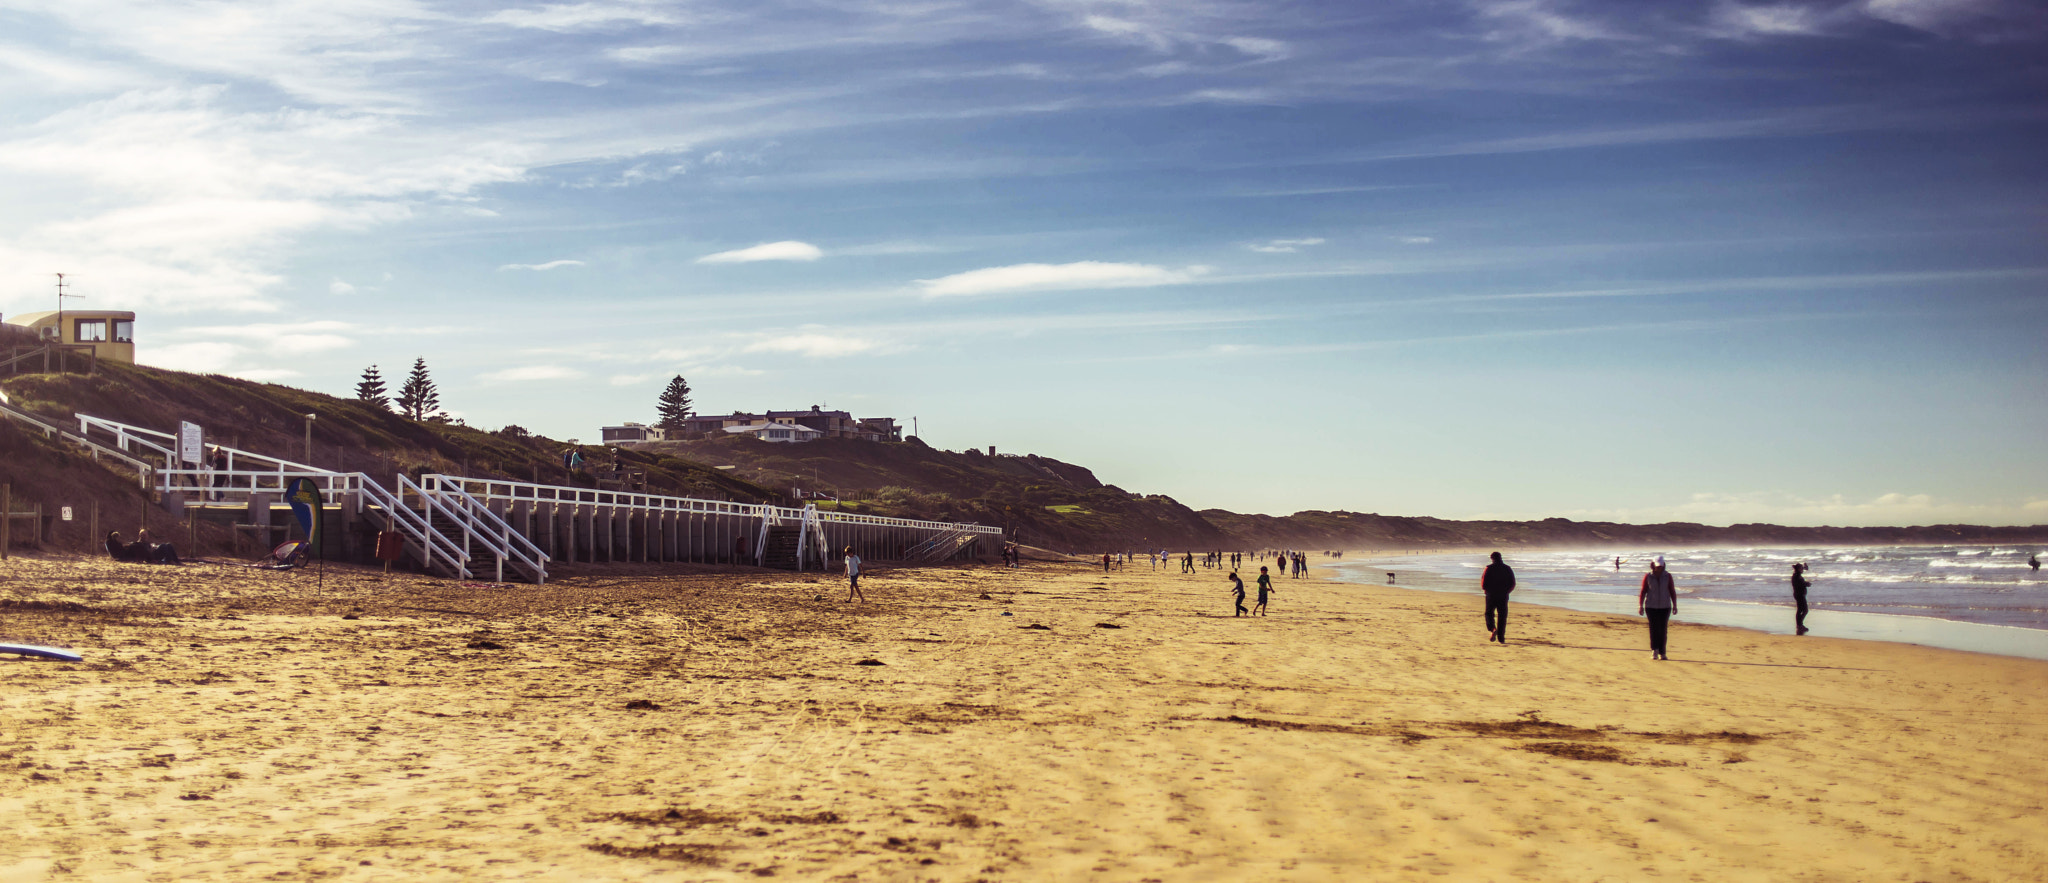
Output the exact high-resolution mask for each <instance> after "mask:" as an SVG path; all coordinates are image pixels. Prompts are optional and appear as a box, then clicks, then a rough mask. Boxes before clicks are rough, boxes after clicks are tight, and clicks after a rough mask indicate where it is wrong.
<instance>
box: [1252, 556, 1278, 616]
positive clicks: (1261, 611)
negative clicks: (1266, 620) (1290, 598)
mask: <svg viewBox="0 0 2048 883" xmlns="http://www.w3.org/2000/svg"><path fill="white" fill-rule="evenodd" d="M1277 591H1279V589H1275V588H1273V578H1272V577H1270V576H1267V575H1266V569H1265V568H1263V567H1261V568H1259V603H1257V604H1255V605H1252V613H1254V614H1257V615H1259V616H1265V615H1266V596H1267V595H1268V594H1270V593H1273V592H1277Z"/></svg>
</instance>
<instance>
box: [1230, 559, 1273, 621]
mask: <svg viewBox="0 0 2048 883" xmlns="http://www.w3.org/2000/svg"><path fill="white" fill-rule="evenodd" d="M1259 569H1260V570H1264V569H1265V568H1263V567H1261V568H1259ZM1259 579H1261V580H1263V579H1265V577H1263V576H1262V577H1259ZM1230 594H1231V597H1233V598H1234V599H1235V600H1236V603H1237V612H1236V613H1233V614H1231V616H1232V617H1233V618H1235V617H1239V616H1243V615H1245V614H1246V613H1247V611H1246V610H1245V609H1244V580H1241V579H1238V578H1237V571H1235V570H1233V571H1231V572H1230Z"/></svg>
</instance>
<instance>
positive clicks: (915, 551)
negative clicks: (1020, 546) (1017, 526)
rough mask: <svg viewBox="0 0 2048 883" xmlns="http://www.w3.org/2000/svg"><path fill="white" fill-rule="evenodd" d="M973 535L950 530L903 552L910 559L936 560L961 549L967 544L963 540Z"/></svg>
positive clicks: (972, 533) (968, 532)
mask: <svg viewBox="0 0 2048 883" xmlns="http://www.w3.org/2000/svg"><path fill="white" fill-rule="evenodd" d="M966 526H968V525H959V527H966ZM977 526H978V525H977ZM998 533H1000V531H998ZM973 535H974V532H971V531H967V530H949V531H946V532H944V533H941V534H939V535H937V536H934V537H931V538H929V539H927V540H925V541H923V542H921V543H918V544H917V545H914V546H911V547H910V549H909V550H907V551H905V552H904V553H903V557H904V559H905V560H909V561H916V560H918V559H920V558H922V559H924V560H927V561H936V560H939V559H941V558H944V557H946V556H949V555H951V554H953V553H954V552H958V551H960V547H961V546H962V545H965V543H964V542H963V541H964V540H966V539H967V538H969V537H971V536H973Z"/></svg>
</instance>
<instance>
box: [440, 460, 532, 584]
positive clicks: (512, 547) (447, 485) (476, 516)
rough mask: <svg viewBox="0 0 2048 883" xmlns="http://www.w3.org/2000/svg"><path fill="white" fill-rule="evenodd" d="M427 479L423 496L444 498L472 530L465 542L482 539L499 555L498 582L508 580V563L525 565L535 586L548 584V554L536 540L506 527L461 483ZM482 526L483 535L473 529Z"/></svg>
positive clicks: (443, 478)
mask: <svg viewBox="0 0 2048 883" xmlns="http://www.w3.org/2000/svg"><path fill="white" fill-rule="evenodd" d="M424 478H425V480H426V486H425V489H424V490H422V491H420V493H421V494H422V495H427V494H432V495H435V496H437V497H443V498H445V499H444V500H443V502H446V503H448V504H450V508H452V509H453V510H455V511H456V512H458V513H460V515H459V516H458V520H460V521H461V522H462V523H463V524H464V525H465V526H466V527H468V528H470V532H469V533H467V534H465V536H464V539H465V540H468V539H470V538H471V537H474V538H476V539H478V540H481V541H482V542H483V543H484V545H485V547H486V548H488V549H489V550H490V551H491V553H492V554H494V555H496V556H497V558H498V570H497V579H496V580H495V581H496V582H504V581H505V562H506V561H507V560H511V561H516V562H518V563H520V564H524V565H526V568H527V570H528V571H529V575H530V576H532V578H533V581H534V583H535V584H541V583H545V582H547V578H548V565H547V563H548V561H549V557H548V553H546V552H543V551H541V550H540V546H537V545H535V544H534V542H533V540H530V539H528V538H527V537H526V535H525V534H522V533H520V532H518V531H516V530H513V529H512V525H510V524H507V523H506V522H505V519H503V518H500V517H498V513H496V512H492V511H491V509H490V507H489V506H487V505H485V504H484V501H482V500H479V499H477V498H476V497H474V496H471V495H470V493H469V492H468V491H465V490H463V489H462V484H461V482H459V481H454V480H451V479H452V477H451V476H446V475H438V474H437V475H427V476H424ZM479 525H480V526H482V527H483V528H484V530H482V531H480V532H479V531H475V530H474V528H475V527H477V526H479Z"/></svg>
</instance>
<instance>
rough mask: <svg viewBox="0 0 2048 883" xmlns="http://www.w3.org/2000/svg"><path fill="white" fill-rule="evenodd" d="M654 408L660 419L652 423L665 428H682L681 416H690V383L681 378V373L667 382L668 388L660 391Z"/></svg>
mask: <svg viewBox="0 0 2048 883" xmlns="http://www.w3.org/2000/svg"><path fill="white" fill-rule="evenodd" d="M654 410H656V411H657V412H659V413H660V414H661V419H659V420H657V421H655V423H654V425H656V426H659V427H661V428H663V429H667V430H680V429H682V428H683V418H686V417H688V416H690V384H689V383H688V382H685V381H684V380H683V375H681V374H678V375H676V379H674V380H671V381H669V382H668V388H667V389H664V390H662V391H661V398H660V400H658V401H657V402H656V403H655V406H654Z"/></svg>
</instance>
